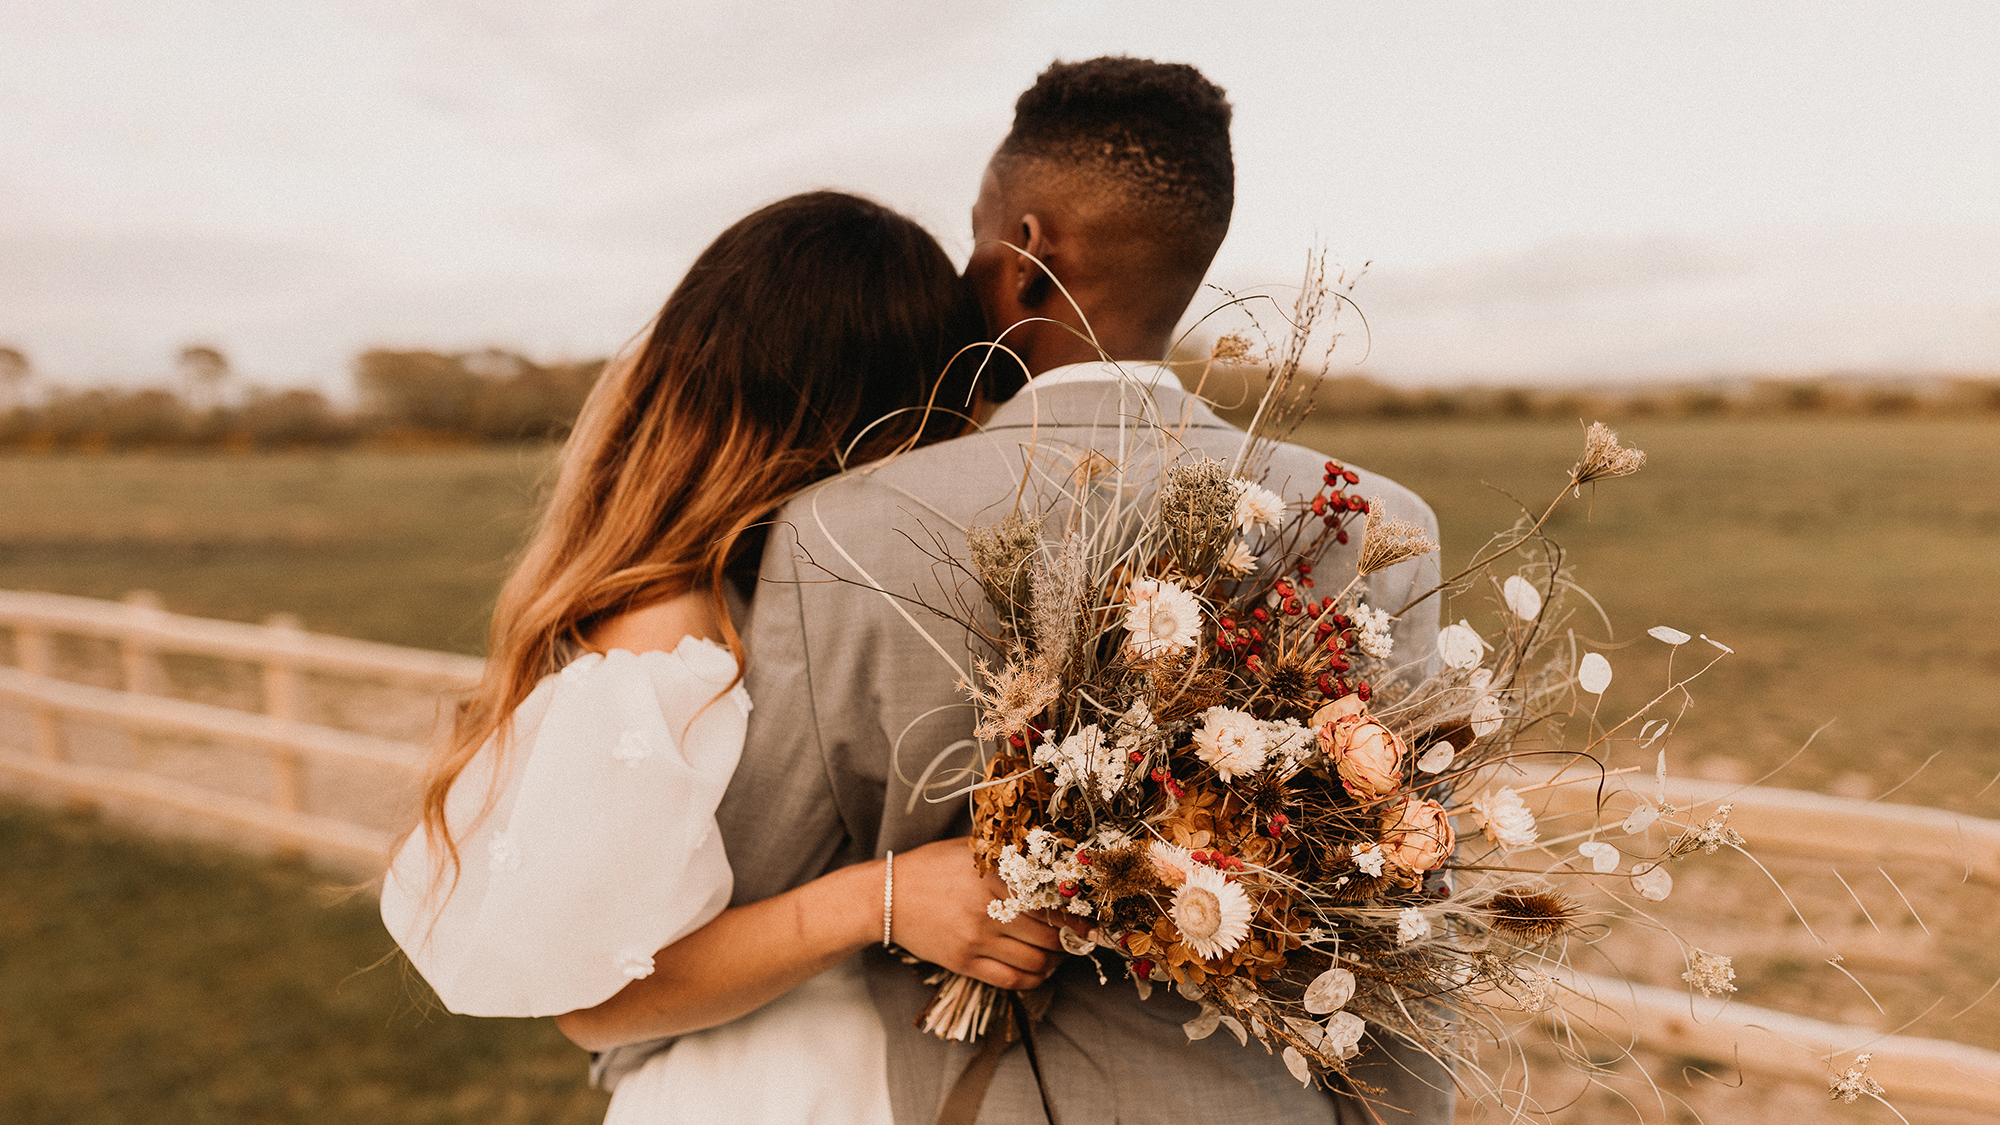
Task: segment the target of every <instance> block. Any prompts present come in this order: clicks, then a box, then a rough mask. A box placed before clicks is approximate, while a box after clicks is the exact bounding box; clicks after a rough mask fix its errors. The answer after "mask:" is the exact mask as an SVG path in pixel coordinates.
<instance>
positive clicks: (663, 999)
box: [556, 593, 1063, 1051]
mask: <svg viewBox="0 0 2000 1125" xmlns="http://www.w3.org/2000/svg"><path fill="white" fill-rule="evenodd" d="M690 634H692V635H694V636H703V637H708V638H710V639H714V638H716V637H718V636H720V634H721V629H720V623H719V622H718V621H717V620H716V619H715V615H714V611H713V609H712V607H711V605H710V603H709V600H708V598H707V597H706V595H703V594H700V593H688V594H682V595H680V596H679V597H676V598H671V599H668V600H667V601H664V602H659V603H656V604H654V605H650V606H647V607H644V608H642V609H636V610H632V611H629V612H626V613H623V614H620V615H618V616H617V617H614V618H612V619H610V620H608V621H606V622H604V623H603V624H601V625H599V626H598V627H597V628H596V629H593V630H592V631H591V633H590V635H589V636H588V638H587V641H588V643H589V644H590V646H591V647H592V648H593V649H596V650H598V651H600V652H602V651H606V650H609V649H614V648H622V649H628V650H630V651H633V652H646V651H651V650H659V651H672V650H673V648H674V647H675V646H676V645H678V644H679V643H680V641H681V639H682V638H683V637H685V636H688V635H690ZM773 830H774V831H783V829H782V827H774V829H773ZM884 868H885V864H884V863H883V862H882V861H880V860H876V861H872V862H869V863H860V864H856V865H854V866H852V867H847V868H842V869H841V870H839V871H834V872H831V873H829V874H826V875H822V876H821V877H819V878H818V879H815V880H813V881H812V882H810V883H807V884H805V885H804V886H801V887H797V888H795V889H793V890H790V891H787V892H785V893H783V894H780V895H776V896H774V897H772V898H768V899H764V900H763V901H761V902H753V903H748V904H746V905H743V906H735V907H731V908H729V909H728V910H725V911H723V912H722V913H721V914H719V915H717V916H716V917H715V919H714V920H713V921H711V922H709V923H708V924H707V925H705V926H703V927H702V928H700V929H698V930H696V931H694V932H693V933H690V934H688V935H686V936H685V937H682V938H681V939H680V940H679V941H676V942H674V943H673V944H672V945H669V946H667V947H666V948H665V949H662V950H660V951H659V952H658V953H657V954H655V955H654V957H653V972H652V975H650V976H647V977H645V978H643V979H641V980H635V981H633V982H632V983H631V984H629V985H626V986H625V987H624V988H623V989H621V990H620V991H619V992H618V993H617V995H615V996H613V997H612V998H611V999H609V1000H606V1001H605V1002H604V1003H602V1004H599V1005H597V1006H596V1007H594V1008H584V1009H580V1010H578V1011H574V1012H566V1013H564V1014H563V1015H560V1016H557V1017H556V1026H557V1027H558V1028H560V1029H561V1030H562V1032H563V1034H565V1035H567V1036H569V1037H570V1039H572V1040H574V1041H575V1042H576V1043H577V1045H579V1046H581V1047H584V1048H586V1049H588V1050H592V1051H601V1050H605V1049H607V1048H610V1047H616V1046H620V1045H622V1044H626V1043H637V1042H640V1041H642V1040H646V1039H657V1038H661V1037H663V1036H668V1035H684V1034H686V1033H688V1032H691V1031H700V1030H703V1029H705V1028H710V1027H715V1026H717V1025H719V1024H724V1023H728V1022H729V1021H730V1020H733V1019H735V1018H737V1017H738V1016H742V1015H745V1014H747V1013H749V1012H752V1011H755V1010H756V1009H758V1008H760V1007H763V1006H764V1005H765V1004H768V1003H770V1002H771V1001H772V1000H775V999H777V998H778V997H779V996H782V995H783V994H785V993H786V992H789V991H791V990H792V989H793V988H794V987H796V986H797V985H799V984H800V983H801V982H803V981H805V980H806V979H807V978H809V977H812V976H815V975H817V974H819V973H821V972H824V971H825V970H827V969H829V968H831V967H833V966H834V965H837V964H839V963H840V962H842V961H844V960H846V959H847V958H848V957H850V956H852V955H853V954H854V953H855V952H857V951H858V950H860V949H862V948H865V947H866V946H868V945H870V944H873V943H875V942H878V941H881V940H882V884H883V881H884V874H885V871H884ZM1006 894H1007V891H1006V887H1005V885H1004V884H1002V883H1001V882H1000V881H999V879H998V878H996V877H992V876H981V875H980V874H979V872H978V871H977V869H975V868H974V866H973V862H972V849H971V847H970V845H969V843H968V841H967V840H966V839H965V838H963V837H960V838H959V839H956V840H941V841H938V842H937V843H934V844H927V845H925V846H924V847H921V848H918V849H916V850H914V851H911V852H907V853H904V854H902V855H899V856H897V857H896V886H895V904H894V907H893V922H894V936H895V940H896V944H897V945H900V946H902V947H903V948H904V949H907V950H909V951H910V952H911V953H913V954H915V955H916V956H918V957H921V958H923V959H924V960H926V961H930V962H932V963H934V964H937V965H942V966H944V967H945V968H947V969H950V970H952V971H953V972H957V973H962V974H964V975H966V976H969V977H973V978H975V979H977V980H983V981H985V982H987V983H988V984H992V985H996V986H998V987H1001V988H1033V987H1035V986H1036V985H1038V984H1040V983H1041V982H1042V981H1043V980H1045V979H1047V977H1048V975H1049V974H1050V973H1052V972H1054V971H1055V968H1056V965H1057V964H1058V963H1059V962H1060V961H1061V960H1062V957H1063V953H1062V943H1061V941H1060V939H1059V937H1058V935H1057V932H1056V929H1055V927H1053V926H1050V925H1047V924H1045V923H1043V922H1041V921H1038V920H1036V919H1034V918H1031V917H1028V916H1026V915H1023V916H1022V917H1020V918H1017V919H1015V920H1014V921H1013V922H1011V923H1008V924H1007V925H1004V926H1003V925H1001V924H1000V923H998V922H995V921H994V920H993V919H992V918H991V917H989V916H988V915H987V913H986V904H987V903H988V902H990V901H992V900H993V899H995V898H1004V897H1006Z"/></svg>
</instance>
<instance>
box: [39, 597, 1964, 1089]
mask: <svg viewBox="0 0 2000 1125" xmlns="http://www.w3.org/2000/svg"><path fill="white" fill-rule="evenodd" d="M0 632H4V633H5V634H7V635H8V636H9V637H10V639H11V646H12V653H13V664H14V666H13V667H0V711H13V712H16V713H21V714H25V715H26V716H28V717H29V719H28V727H29V730H28V731H27V732H26V733H27V735H28V737H27V738H26V740H25V741H26V742H27V744H28V746H27V751H26V752H25V753H22V752H20V751H18V750H9V749H0V774H6V775H12V776H13V777H14V778H16V779H19V780H20V781H23V782H27V783H29V786H30V787H31V788H33V787H39V788H40V789H43V790H51V789H52V790H55V791H59V792H62V793H64V794H66V795H68V796H69V797H70V798H72V799H80V800H85V801H92V802H99V801H110V802H114V803H116V802H133V803H137V804H140V805H145V806H150V807H155V808H161V809H166V810H170V811H171V812H173V813H176V814H180V815H183V816H190V817H195V818H199V819H202V820H205V821H207V822H210V823H212V824H214V825H217V826H221V827H224V828H226V829H228V830H230V831H233V832H236V833H240V834H244V835H247V836H250V837H253V838H256V839H258V840H261V841H263V842H265V843H269V844H276V845H279V846H282V847H287V848H292V849H296V850H298V851H300V852H303V853H305V854H308V855H311V856H313V857H315V858H317V859H320V860H322V861H325V862H329V863H334V864H337V865H339V866H341V867H343V868H346V869H349V870H355V869H360V870H367V871H369V872H371V873H372V872H379V870H380V868H381V866H382V864H383V862H384V860H385V859H386V857H387V853H388V849H389V846H390V844H391V841H392V835H391V833H389V832H387V831H384V830H383V829H381V828H376V827H368V826H364V825H360V824H355V823H352V822H350V821H348V820H344V819H340V818H337V817H331V816H327V815H322V814H320V813H316V812H314V811H313V810H311V809H310V808H308V807H307V801H306V797H305V786H304V784H303V781H302V778H303V775H304V770H305V768H306V767H307V766H308V765H320V766H324V767H327V768H340V767H344V766H345V767H356V766H358V767H366V768H369V769H374V770H380V771H386V772H387V773H388V774H389V775H390V776H392V777H396V778H400V779H401V783H402V784H404V785H408V784H409V782H411V781H412V780H414V777H415V775H416V772H417V770H418V769H419V768H420V764H421V762H422V759H423V753H424V751H423V748H422V747H420V746H418V745H416V744H414V743H412V742H408V741H397V740H393V739H386V738H381V737H377V736H374V735H370V734H366V733H362V732H357V731H352V730H343V729H335V728H334V727H331V726H327V725H321V724H315V723H310V722H306V721H304V720H303V718H302V717H301V709H300V704H299V700H300V684H301V678H302V677H305V676H309V675H322V676H335V677H345V678H352V679H360V680H368V681H375V682H387V683H391V684H395V685H400V686H401V687H403V688H405V689H408V690H410V691H412V692H418V693H430V694H437V693H441V692H447V691H455V690H460V689H463V688H465V687H467V686H469V685H471V684H472V683H474V682H475V681H476V680H477V679H478V676H479V672H480V668H481V664H480V661H478V660H476V659H473V658H470V657H462V656H453V655H448V654H444V653H434V652H423V651H418V650H414V649H407V648H399V647H395V646H392V645H382V644H372V643H369V642H365V641H356V640H350V639H347V638H341V637H329V636H321V635H315V634H310V633H307V632H305V631H303V630H302V629H300V628H299V627H298V626H297V624H296V623H293V622H288V621H283V620H279V621H275V622H273V623H270V624H266V625H243V624H236V623H232V622H223V621H212V620H207V619H203V618H195V617H186V616H182V615H179V614H173V613H167V612H165V611H163V610H161V609H160V608H159V606H158V604H157V602H154V601H152V600H151V599H149V598H146V597H144V596H134V597H133V598H130V599H128V600H127V601H126V602H123V603H118V602H106V601H98V600H93V599H87V598H73V597H64V596H59V595H54V594H31V593H17V592H8V591H0ZM64 636H66V637H71V638H87V639H92V640H96V641H99V642H108V643H110V644H114V645H115V646H116V647H117V652H118V664H119V670H120V676H121V678H122V682H121V683H120V685H119V686H118V687H115V688H114V687H109V686H104V685H95V684H85V683H77V682H73V681H72V680H69V679H65V678H61V677H59V676H57V675H55V674H54V673H55V671H56V668H55V662H54V661H53V660H52V659H51V656H52V652H53V647H52V646H53V643H54V641H55V639H56V638H57V637H64ZM169 653H180V654H189V655H198V656H206V657H211V658H215V659H219V660H224V661H235V662H244V663H249V664H252V665H254V666H256V668H257V669H258V676H259V680H260V682H261V687H262V692H261V699H262V704H263V706H262V710H261V713H258V712H251V711H248V710H243V709H239V708H232V707H225V706H218V705H216V704H213V703H206V702H197V701H192V700H187V699H176V698H170V697H167V696H165V695H162V694H159V693H160V692H161V691H162V690H163V688H164V687H165V686H166V678H165V677H164V676H163V675H162V673H161V669H160V665H159V660H160V658H161V657H162V656H163V655H165V654H169ZM79 725H95V726H98V727H108V728H112V729H116V730H120V731H123V732H126V733H127V734H130V735H133V736H165V737H174V738H180V739H192V740H198V741H201V742H205V743H208V744H212V745H215V746H221V747H231V748H235V749H238V750H245V751H249V752H252V753H253V754H256V755H259V756H261V757H262V758H263V760H264V762H265V763H266V766H267V768H268V769H269V770H270V778H269V780H270V784H269V786H268V792H269V794H270V797H269V799H268V800H257V799H254V798H251V797H245V796H242V795H238V794H232V793H224V792H218V791H216V790H214V789H211V788H207V787H204V786H201V785H198V784H195V783H193V782H190V781H186V780H181V779H176V778H172V777H165V776H160V775H158V774H156V773H151V772H145V771H140V770H134V769H120V768H114V767H107V766H105V765H102V764H91V763H86V762H80V761H75V760H72V759H71V756H70V755H69V754H68V753H67V752H66V742H67V738H68V732H69V731H70V730H71V729H72V728H73V727H75V726H79ZM1650 785H1651V782H1650V781H1647V782H1643V783H1640V785H1639V788H1640V789H1641V791H1644V790H1645V789H1646V788H1647V787H1648V786H1650ZM1667 787H1668V798H1669V799H1670V800H1672V801H1673V802H1674V803H1676V804H1678V805H1680V806H1682V807H1683V808H1685V807H1689V806H1694V805H1700V804H1712V803H1713V802H1715V801H1718V800H1723V799H1727V800H1729V801H1730V802H1731V803H1732V804H1733V806H1734V813H1733V815H1732V820H1731V823H1732V824H1733V825H1735V826H1736V827H1737V828H1739V829H1740V830H1741V831H1743V832H1745V833H1746V834H1750V835H1752V836H1753V838H1754V839H1755V840H1756V842H1757V845H1758V847H1759V849H1760V851H1766V852H1777V853H1791V854H1796V855H1804V856H1810V857H1817V858H1824V859H1828V860H1835V859H1838V860H1868V861H1870V862H1884V861H1887V860H1891V859H1920V860H1925V861H1928V862H1934V863H1948V864H1951V865H1953V866H1954V867H1958V866H1962V867H1963V868H1964V870H1965V872H1966V874H1967V876H1968V877H1970V878H1973V879H1977V880H1980V881H1981V882H1984V883H1986V884H1989V885H1992V884H2000V822H1994V821H1986V820H1980V819H1977V818H1973V817H1964V816H1957V815H1954V814H1950V813H1946V812H1942V811H1939V810H1935V809H1924V808H1914V807H1910V806H1903V805H1888V804H1880V803H1872V802H1863V801H1853V800H1845V799H1841V798H1835V797H1826V796H1821V795H1819V794H1813V793H1799V792H1793V791H1790V790H1783V789H1770V788H1761V787H1747V786H1737V785H1729V784H1725V783H1720V782H1712V781H1695V780H1686V779H1669V780H1668V782H1667ZM1546 792H1547V793H1548V794H1549V801H1550V808H1549V811H1551V812H1558V813H1559V812H1562V811H1576V810H1577V809H1578V808H1581V807H1582V806H1583V805H1584V804H1585V803H1587V802H1589V801H1591V800H1593V799H1594V798H1595V787H1593V786H1588V785H1572V786H1561V787H1557V788H1553V789H1550V790H1547V791H1546ZM1564 984H1565V986H1566V987H1568V988H1570V989H1573V990H1574V991H1575V992H1576V993H1577V994H1579V995H1580V996H1583V997H1588V998H1589V999H1588V1000H1585V1001H1580V1003H1585V1004H1587V1005H1589V1006H1592V1007H1594V1008H1595V1009H1597V1010H1598V1011H1597V1019H1595V1020H1594V1021H1593V1022H1595V1023H1596V1024H1597V1025H1598V1026H1600V1027H1607V1028H1608V1027H1621V1028H1623V1029H1625V1030H1626V1032H1627V1033H1628V1034H1629V1038H1630V1040H1631V1041H1632V1042H1634V1043H1636V1044H1637V1045H1638V1046H1640V1047H1643V1048H1646V1049H1650V1050H1656V1051H1662V1052H1670V1053H1675V1054H1680V1055H1689V1056H1697V1057H1704V1058H1715V1059H1726V1060H1731V1061H1733V1062H1734V1063H1735V1064H1736V1065H1738V1066H1740V1067H1741V1068H1742V1069H1743V1071H1744V1072H1746V1073H1748V1074H1755V1075H1759V1076H1763V1077H1766V1078H1771V1079H1779V1080H1784V1081H1790V1082H1801V1083H1807V1084H1815V1083H1822V1082H1824V1081H1825V1079H1826V1077H1827V1075H1828V1074H1829V1073H1831V1072H1832V1071H1833V1070H1836V1069H1838V1067H1839V1066H1840V1065H1845V1063H1844V1061H1843V1056H1846V1057H1851V1055H1852V1053H1853V1052H1855V1051H1858V1050H1872V1051H1873V1052H1874V1053H1875V1062H1874V1068H1873V1073H1874V1075H1875V1076H1876V1077H1877V1078H1878V1079H1880V1080H1881V1081H1882V1082H1883V1083H1884V1084H1885V1085H1886V1086H1888V1087H1889V1089H1890V1091H1891V1092H1892V1094H1894V1095H1895V1096H1896V1098H1897V1099H1898V1104H1919V1105H1930V1106H1937V1107H1950V1108H1953V1109H1956V1110H1963V1111H1969V1112H1973V1113H1990V1114H1993V1115H1995V1117H1996V1118H2000V1053H1996V1052H1991V1051H1985V1050H1980V1049H1978V1048H1973V1047H1967V1046H1964V1045H1961V1044H1956V1043H1947V1042H1940V1041H1935V1040H1924V1039H1912V1038H1905V1037H1895V1036H1889V1037H1884V1036H1882V1035H1880V1034H1879V1033H1877V1032H1875V1031H1872V1030H1870V1029H1866V1028H1859V1027H1847V1026H1843V1025H1839V1024H1830V1023H1824V1022H1821V1021H1818V1020H1811V1019H1806V1018H1804V1017H1800V1016H1794V1015H1789V1014H1786V1013H1782V1012H1771V1011H1766V1010H1762V1009H1757V1008H1752V1007H1749V1006H1748V1005H1743V1004H1731V1005H1729V1006H1727V1007H1725V1008H1721V1009H1720V1010H1719V1011H1709V1010H1706V1009H1704V1010H1703V1012H1704V1014H1701V1015H1699V1016H1698V1015H1697V1010H1696V1008H1695V1007H1694V1006H1692V1005H1691V1004H1690V1001H1689V998H1688V997H1687V996H1686V995H1685V994H1683V993H1681V992H1678V991H1669V990H1663V989H1657V988H1648V987H1645V986H1639V985H1630V984H1627V983H1625V982H1623V981H1617V980H1610V979H1604V978H1595V977H1588V976H1583V975H1575V976H1571V977H1568V978H1566V979H1565V981H1564ZM1614 1037H1615V1036H1614Z"/></svg>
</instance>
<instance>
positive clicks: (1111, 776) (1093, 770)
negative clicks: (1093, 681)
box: [1034, 723, 1127, 801]
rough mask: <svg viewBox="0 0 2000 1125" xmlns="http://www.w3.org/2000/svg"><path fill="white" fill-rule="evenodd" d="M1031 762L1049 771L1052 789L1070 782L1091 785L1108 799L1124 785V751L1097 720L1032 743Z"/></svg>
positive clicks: (1058, 790) (1087, 787) (1070, 784)
mask: <svg viewBox="0 0 2000 1125" xmlns="http://www.w3.org/2000/svg"><path fill="white" fill-rule="evenodd" d="M1034 760H1035V764H1036V765H1038V766H1041V767H1042V768H1044V769H1047V770H1049V771H1050V777H1051V779H1052V780H1053V781H1054V783H1055V787H1056V792H1058V793H1060V792H1062V791H1063V790H1065V789H1068V788H1069V787H1070V786H1072V785H1074V786H1077V787H1079V788H1085V789H1093V790H1095V791H1096V793H1097V795H1098V796H1099V797H1101V798H1102V799H1104V800H1106V801H1108V800H1110V799H1111V798H1113V797H1115V796H1117V795H1118V790H1119V789H1121V788H1123V787H1124V785H1125V767H1126V763H1127V759H1126V757H1125V752H1124V751H1122V750H1120V749H1119V748H1118V745H1117V744H1116V743H1114V742H1113V741H1112V740H1111V739H1109V738H1106V737H1104V733H1103V732H1102V731H1101V730H1099V729H1098V727H1097V724H1095V723H1092V724H1091V725H1089V726H1087V727H1084V728H1083V729H1082V730H1080V731H1077V732H1076V733H1074V734H1072V735H1070V736H1069V737H1067V738H1065V739H1063V740H1062V741H1061V742H1053V741H1051V742H1044V743H1042V744H1041V745H1039V746H1037V747H1035V753H1034Z"/></svg>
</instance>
